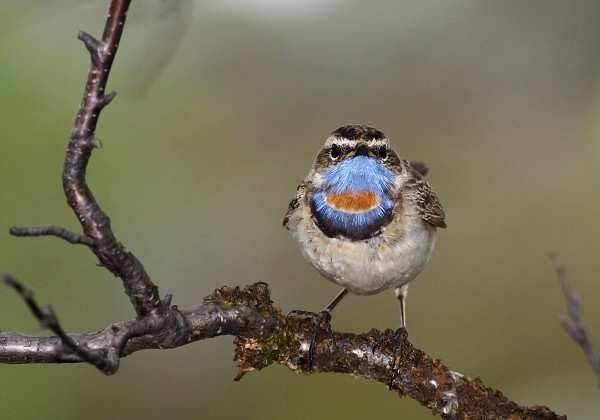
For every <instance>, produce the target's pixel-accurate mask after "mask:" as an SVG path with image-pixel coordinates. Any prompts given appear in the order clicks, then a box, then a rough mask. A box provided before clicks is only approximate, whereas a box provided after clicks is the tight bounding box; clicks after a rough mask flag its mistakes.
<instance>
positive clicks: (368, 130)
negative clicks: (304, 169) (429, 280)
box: [283, 125, 446, 328]
mask: <svg viewBox="0 0 600 420" xmlns="http://www.w3.org/2000/svg"><path fill="white" fill-rule="evenodd" d="M427 172H428V169H427V166H426V165H425V164H423V163H421V162H412V161H408V160H405V159H402V158H400V157H399V156H398V154H397V153H396V152H395V151H394V149H393V148H392V147H391V145H390V141H389V139H388V138H387V137H386V136H385V134H383V133H382V132H381V131H379V130H377V129H375V128H372V127H369V126H366V125H346V126H343V127H340V128H338V129H337V130H335V131H334V132H333V133H332V134H331V135H330V136H329V137H328V138H327V140H326V141H325V144H324V146H323V148H322V149H321V150H320V151H319V153H318V154H317V157H316V158H315V161H314V163H313V166H312V168H311V170H310V172H309V173H308V176H307V177H306V178H304V180H303V181H302V182H301V183H300V185H299V186H298V189H297V191H296V197H295V198H294V199H293V200H292V201H291V202H290V204H289V207H288V210H287V213H286V215H285V217H284V219H283V225H284V226H285V227H286V228H287V229H288V230H289V231H290V232H291V233H292V236H293V237H294V238H295V239H296V240H297V241H298V243H299V245H300V249H301V250H302V254H303V255H304V257H305V258H306V259H307V260H308V261H309V262H310V263H311V264H312V265H313V266H314V267H315V268H316V269H317V270H318V271H319V272H320V273H321V274H322V275H323V276H324V277H325V278H327V279H328V280H330V281H332V282H334V283H336V284H338V285H340V286H342V290H341V291H340V292H339V293H338V294H337V295H336V296H335V298H334V299H333V300H331V302H330V303H329V304H328V305H327V306H326V307H325V308H324V309H323V311H321V314H322V315H324V316H326V317H327V318H328V319H329V318H330V314H331V311H332V310H333V309H334V308H335V307H336V306H337V304H338V303H340V301H341V300H342V299H343V298H344V296H346V294H347V293H348V292H349V291H350V292H352V293H354V294H357V295H372V294H376V293H379V292H381V291H383V290H386V289H394V292H395V294H396V298H397V299H398V300H399V302H400V326H401V327H402V328H406V295H407V292H408V284H409V283H410V282H411V281H412V280H414V279H415V277H416V276H417V275H418V274H419V273H420V272H421V271H422V270H423V268H424V267H425V264H426V263H427V262H428V261H429V258H430V256H431V253H432V251H433V248H434V245H435V240H436V231H437V228H445V227H446V222H445V214H444V210H443V209H442V206H441V204H440V201H439V199H438V197H437V195H436V193H435V192H434V191H433V190H432V189H431V186H430V185H429V183H428V182H427V181H426V180H425V175H426V174H427Z"/></svg>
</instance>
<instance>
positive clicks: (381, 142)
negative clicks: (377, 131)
mask: <svg viewBox="0 0 600 420" xmlns="http://www.w3.org/2000/svg"><path fill="white" fill-rule="evenodd" d="M358 142H359V141H358V140H350V139H347V138H345V137H336V136H331V137H329V138H328V139H327V140H326V141H325V147H328V146H331V145H332V144H337V145H338V146H342V147H343V146H347V147H354V146H356V143H358ZM368 144H369V146H371V147H379V146H389V145H390V141H389V139H388V138H387V137H386V138H383V139H378V140H370V141H368Z"/></svg>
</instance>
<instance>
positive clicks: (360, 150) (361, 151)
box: [353, 144, 371, 157]
mask: <svg viewBox="0 0 600 420" xmlns="http://www.w3.org/2000/svg"><path fill="white" fill-rule="evenodd" d="M370 155H371V153H370V151H369V148H368V147H367V145H366V144H359V145H358V146H356V148H355V149H354V155H353V157H357V156H367V157H369V156H370Z"/></svg>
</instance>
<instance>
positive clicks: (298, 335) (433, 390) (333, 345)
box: [0, 283, 566, 420]
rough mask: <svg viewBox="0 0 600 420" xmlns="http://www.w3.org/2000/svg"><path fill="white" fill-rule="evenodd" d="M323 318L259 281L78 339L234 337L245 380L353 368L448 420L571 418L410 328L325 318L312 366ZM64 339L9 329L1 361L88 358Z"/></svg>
mask: <svg viewBox="0 0 600 420" xmlns="http://www.w3.org/2000/svg"><path fill="white" fill-rule="evenodd" d="M315 321H316V323H317V325H319V322H321V321H322V318H321V317H320V316H319V314H315V313H310V312H302V311H293V312H290V313H289V314H287V315H284V314H283V313H282V312H281V311H280V310H279V309H277V307H276V306H275V305H273V303H272V301H271V297H270V293H269V288H268V286H267V285H266V284H265V283H256V284H253V285H251V286H248V287H246V288H244V289H240V288H237V287H235V288H231V287H223V288H221V289H217V290H216V291H215V292H214V293H213V294H212V295H210V296H208V297H206V298H205V299H204V303H203V304H201V305H199V306H195V307H192V308H188V309H182V310H180V309H178V308H176V307H165V308H163V310H162V311H161V312H159V313H157V312H155V313H152V314H149V315H147V316H145V317H141V318H137V319H134V320H130V321H122V322H119V323H116V324H113V325H111V326H109V327H107V328H105V329H103V330H101V331H98V332H94V333H83V334H72V335H70V337H71V338H72V339H73V340H74V341H76V342H77V343H79V346H85V347H86V348H88V349H90V350H92V351H96V352H103V353H107V352H110V351H112V352H113V353H118V354H120V355H121V356H122V357H124V356H127V355H129V354H132V353H134V352H137V351H141V350H145V349H170V348H174V347H179V346H183V345H186V344H188V343H191V342H193V341H198V340H203V339H206V338H211V337H216V336H221V335H233V336H235V337H236V338H235V355H236V356H235V357H236V361H237V362H238V364H239V367H240V374H239V375H238V379H239V378H241V377H242V376H243V375H244V374H246V373H248V372H251V371H255V370H260V369H263V368H265V367H267V366H269V365H271V364H274V363H277V364H281V365H284V366H286V367H288V368H289V369H291V370H292V371H295V372H299V373H307V374H310V373H325V372H335V373H345V374H352V375H357V376H362V377H364V378H367V379H371V380H374V381H378V382H381V383H382V384H384V385H386V386H387V387H388V389H390V390H392V391H395V392H397V393H398V395H399V396H408V397H410V398H413V399H415V400H416V401H418V402H419V403H421V404H422V405H423V406H425V407H427V408H428V409H429V410H431V411H432V412H433V413H435V414H438V415H440V416H442V417H444V418H448V419H455V418H456V419H480V418H486V419H487V418H489V419H507V418H510V419H515V420H516V419H565V418H566V417H564V416H560V415H558V414H556V413H554V412H552V411H551V410H550V409H548V408H546V407H537V406H536V407H524V406H520V405H519V404H517V403H515V402H513V401H510V400H509V399H508V398H506V397H505V396H504V395H503V394H502V393H501V392H500V391H497V390H494V389H492V388H489V387H487V386H485V385H484V384H483V383H482V382H481V380H479V379H477V378H475V379H471V378H468V377H466V376H463V375H462V374H459V373H457V372H454V371H452V370H450V369H449V368H448V367H447V366H446V365H444V364H443V363H442V362H441V361H439V360H437V359H435V358H433V357H431V356H429V355H427V354H425V353H424V352H423V351H421V350H419V349H417V348H416V347H414V346H413V345H412V343H410V341H408V338H407V335H406V330H398V331H392V330H386V331H383V332H382V331H377V330H371V331H369V332H367V333H364V334H348V333H339V332H334V331H331V329H330V328H328V325H327V324H326V323H321V324H320V327H319V329H318V330H317V341H316V347H315V353H314V356H313V362H312V366H309V357H308V356H309V355H308V352H309V343H310V341H311V340H312V338H313V335H314V332H315ZM123 337H128V338H127V339H124V338H123ZM63 342H64V339H63V340H62V341H61V339H60V338H58V337H27V336H24V335H21V334H19V333H10V332H2V333H0V362H4V363H73V362H81V361H82V358H81V356H80V355H78V354H76V353H74V352H73V351H72V349H71V348H69V347H68V346H65V345H63ZM119 346H121V347H120V349H119Z"/></svg>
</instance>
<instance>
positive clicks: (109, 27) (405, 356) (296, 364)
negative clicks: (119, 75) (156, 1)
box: [0, 0, 565, 419]
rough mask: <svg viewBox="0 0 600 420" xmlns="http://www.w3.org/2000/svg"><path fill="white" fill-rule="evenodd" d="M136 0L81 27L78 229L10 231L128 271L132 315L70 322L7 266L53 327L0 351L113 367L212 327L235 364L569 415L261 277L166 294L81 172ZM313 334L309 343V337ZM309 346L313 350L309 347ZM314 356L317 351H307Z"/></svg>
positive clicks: (507, 412)
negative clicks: (355, 325)
mask: <svg viewBox="0 0 600 420" xmlns="http://www.w3.org/2000/svg"><path fill="white" fill-rule="evenodd" d="M130 2H131V0H112V1H111V3H110V8H109V13H108V17H107V20H106V24H105V27H104V32H103V35H102V39H101V40H98V39H96V38H94V37H92V36H91V35H89V34H87V33H85V32H80V33H79V35H78V37H79V39H81V40H82V41H83V43H84V45H85V47H86V48H87V50H88V51H89V53H90V57H91V65H90V70H89V72H88V77H87V81H86V84H85V90H84V94H83V99H82V102H81V106H80V109H79V112H78V113H77V117H76V119H75V123H74V126H73V130H72V132H71V137H70V139H69V144H68V147H67V153H66V156H65V161H64V170H63V177H62V181H63V187H64V192H65V195H66V197H67V202H68V204H69V206H70V207H71V208H72V209H73V212H74V213H75V216H76V217H77V219H78V220H79V222H80V224H81V227H82V233H75V232H70V231H68V230H67V229H64V228H61V227H57V226H38V227H13V228H11V234H13V235H15V236H56V237H59V238H62V239H64V240H66V241H68V242H70V243H73V244H83V245H86V246H87V247H88V248H89V249H90V250H91V251H92V252H93V253H94V254H95V255H96V256H97V258H98V260H99V262H100V264H101V265H102V266H104V267H106V269H108V270H109V271H110V272H111V273H113V274H114V275H116V276H117V277H119V278H120V279H121V281H122V282H123V285H124V288H125V293H126V294H127V296H128V297H129V299H130V301H131V303H132V305H133V308H134V310H135V312H136V315H137V316H136V318H134V319H131V320H127V321H120V322H116V323H114V324H112V325H110V326H108V327H106V328H104V329H103V330H101V331H97V332H93V333H78V334H68V333H66V332H65V330H64V329H63V328H62V326H61V325H60V323H59V322H58V319H57V317H56V315H55V313H54V311H52V309H51V308H50V307H47V308H43V307H41V306H40V305H39V304H38V303H37V301H36V300H35V299H34V297H33V295H32V293H31V292H30V291H29V290H27V289H26V288H25V287H24V286H23V285H22V284H21V283H19V282H18V281H17V280H16V279H15V278H13V277H11V276H5V282H6V283H7V284H8V285H9V286H10V287H12V288H13V289H14V290H16V291H17V292H18V293H19V295H20V296H21V297H22V298H23V300H24V302H25V303H26V304H27V306H28V307H29V309H30V310H31V312H32V313H33V315H34V317H35V318H36V319H38V321H40V322H41V324H42V326H44V327H45V328H47V329H49V330H51V331H52V332H53V333H54V334H56V335H55V336H52V337H30V336H26V335H23V334H20V333H16V332H0V363H76V362H87V363H90V364H92V365H94V366H95V367H96V368H98V369H99V370H101V371H102V372H104V373H105V374H113V373H115V372H116V371H117V369H118V367H119V362H120V359H121V358H122V357H125V356H128V355H130V354H132V353H134V352H136V351H141V350H145V349H170V348H174V347H179V346H183V345H186V344H188V343H191V342H193V341H198V340H202V339H206V338H210V337H216V336H220V335H230V336H234V337H235V354H236V360H237V362H238V364H239V367H240V375H239V376H238V379H239V378H241V377H242V376H243V375H244V374H246V373H248V372H250V371H253V370H259V369H262V368H265V367H267V366H269V365H271V364H273V363H279V364H283V365H285V366H287V367H288V368H290V369H291V370H293V371H295V372H302V373H318V372H337V373H346V374H352V375H359V376H363V377H365V378H369V379H372V380H376V381H379V382H381V383H383V384H385V385H386V386H388V388H389V389H391V390H393V391H396V392H397V393H398V394H399V395H401V396H404V395H406V396H409V397H410V398H413V399H415V400H416V401H418V402H420V403H421V404H422V405H424V406H425V407H427V408H429V409H430V410H431V411H432V412H434V413H436V414H439V415H441V416H442V417H444V418H453V419H454V418H457V419H479V418H486V419H507V418H510V419H562V418H565V417H562V416H559V415H557V414H556V413H554V412H552V411H551V410H550V409H548V408H546V407H524V406H520V405H518V404H517V403H515V402H513V401H510V400H509V399H508V398H506V397H505V396H504V395H503V394H502V393H501V392H500V391H496V390H494V389H492V388H489V387H487V386H485V385H483V383H482V382H481V381H480V380H479V379H471V378H468V377H465V376H463V375H461V374H459V373H456V372H453V371H451V370H450V369H449V368H448V367H446V366H445V365H444V364H443V363H442V362H440V361H439V360H437V359H435V358H432V357H431V356H429V355H427V354H426V353H424V352H422V351H421V350H418V349H417V348H415V347H414V346H413V345H412V344H411V343H410V342H409V341H408V339H407V335H406V331H405V330H398V331H391V330H387V331H384V332H380V331H377V330H371V331H369V332H367V333H364V334H346V333H338V332H334V331H331V329H330V328H329V326H328V325H326V324H323V322H322V319H321V317H319V316H318V315H317V314H313V313H310V312H301V311H295V312H291V313H289V314H287V315H284V314H283V313H282V312H281V311H280V310H279V309H278V308H276V307H275V306H274V305H273V303H272V302H271V298H270V292H269V289H268V287H267V285H266V284H264V283H257V284H254V285H252V286H248V287H246V288H244V289H240V288H237V287H235V288H229V287H224V288H221V289H218V290H216V291H215V292H214V293H213V294H211V295H210V296H208V297H206V298H205V299H204V302H203V303H202V304H200V305H197V306H195V307H192V308H187V309H179V308H177V306H174V305H171V296H169V295H167V296H165V297H164V298H163V299H160V297H159V294H158V288H157V286H156V285H155V284H154V283H153V282H152V280H151V279H150V277H149V275H148V274H147V272H146V271H145V269H144V266H143V265H142V263H141V262H140V261H139V260H138V259H137V258H136V257H135V256H134V255H133V253H131V251H129V250H128V249H127V248H125V246H124V245H123V244H122V243H121V242H120V241H118V240H117V238H116V236H115V234H114V233H113V231H112V229H111V225H110V219H109V218H108V216H107V215H106V213H105V212H104V211H103V210H102V208H101V207H100V205H99V204H98V202H97V201H96V199H95V198H94V196H93V194H92V192H91V190H90V188H89V187H88V185H87V183H86V177H85V175H86V169H87V165H88V162H89V159H90V156H91V153H92V151H93V150H94V148H96V147H99V145H100V142H99V140H98V139H96V138H95V130H96V125H97V122H98V118H99V116H100V113H101V112H102V110H103V109H104V107H106V106H107V105H108V104H109V103H110V102H111V101H112V100H113V99H114V97H115V94H114V93H110V94H105V93H104V92H105V88H106V84H107V81H108V76H109V74H110V70H111V67H112V63H113V61H114V59H115V55H116V53H117V47H118V45H119V42H120V39H121V35H122V32H123V28H124V24H125V18H126V16H127V10H128V8H129V4H130ZM313 337H316V345H315V348H314V352H311V354H310V355H309V348H310V347H311V346H310V344H309V343H310V342H311V340H312V339H313ZM309 356H311V357H309ZM309 359H311V360H310V362H309Z"/></svg>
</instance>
